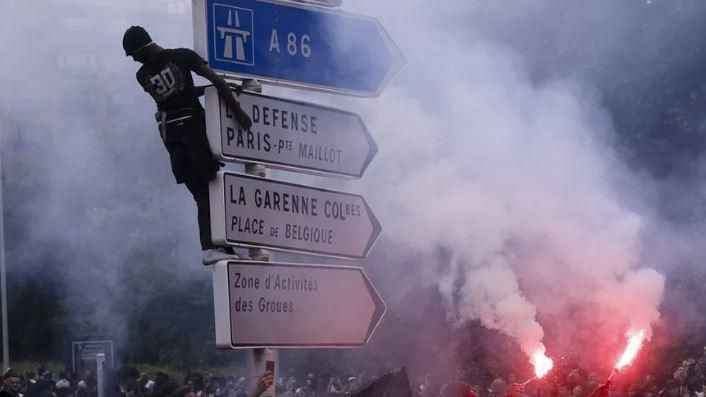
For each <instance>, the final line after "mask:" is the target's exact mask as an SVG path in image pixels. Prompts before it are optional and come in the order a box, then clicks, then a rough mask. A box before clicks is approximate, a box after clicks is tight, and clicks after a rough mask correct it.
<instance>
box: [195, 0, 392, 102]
mask: <svg viewBox="0 0 706 397" xmlns="http://www.w3.org/2000/svg"><path fill="white" fill-rule="evenodd" d="M193 10H194V38H195V40H194V42H195V47H196V51H197V52H199V53H200V54H201V55H202V56H204V57H205V58H206V59H207V60H208V63H209V65H210V66H211V68H213V69H214V70H216V71H218V72H220V73H224V74H227V75H231V76H235V77H238V78H253V79H258V80H262V81H265V82H270V83H275V84H282V85H288V86H295V87H303V88H310V89H316V90H323V91H331V92H336V93H343V94H350V95H357V96H377V95H379V94H380V92H381V91H382V89H383V88H384V86H385V84H386V83H387V81H388V80H389V79H390V78H391V77H392V76H393V75H394V74H395V73H396V72H397V71H398V70H399V68H400V67H401V65H402V61H403V59H402V56H401V54H400V51H399V49H398V48H397V47H396V46H395V44H394V43H393V42H392V40H391V39H390V38H389V36H388V35H387V32H385V30H384V28H383V27H382V25H380V23H379V22H378V21H377V20H375V19H373V18H369V17H364V16H360V15H353V14H348V13H343V12H340V11H335V10H331V9H325V8H322V7H311V6H309V7H307V6H302V5H297V4H294V3H286V2H277V1H265V0H194V8H193Z"/></svg>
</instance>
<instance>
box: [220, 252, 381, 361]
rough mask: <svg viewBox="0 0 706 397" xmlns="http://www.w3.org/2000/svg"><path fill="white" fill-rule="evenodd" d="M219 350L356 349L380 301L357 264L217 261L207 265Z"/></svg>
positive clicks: (377, 316) (375, 320)
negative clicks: (267, 348)
mask: <svg viewBox="0 0 706 397" xmlns="http://www.w3.org/2000/svg"><path fill="white" fill-rule="evenodd" d="M213 294H214V296H213V298H214V306H215V311H216V316H215V317H216V345H217V346H218V347H220V348H227V349H230V348H254V347H273V348H326V347H356V346H362V345H364V344H365V343H367V342H368V341H369V340H370V337H371V336H372V334H373V332H374V331H375V328H376V327H377V326H378V325H379V324H380V321H381V320H382V317H383V315H384V313H385V302H383V300H382V298H381V297H380V295H379V294H378V292H377V290H376V289H375V287H374V286H373V284H372V283H371V282H370V280H369V279H368V276H367V275H366V274H365V272H364V271H363V269H362V268H360V267H348V266H344V267H341V266H335V267H334V266H324V265H295V264H288V263H262V262H257V261H227V262H226V261H221V262H218V263H217V264H216V265H214V268H213Z"/></svg>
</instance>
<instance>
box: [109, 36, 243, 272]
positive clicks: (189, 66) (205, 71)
mask: <svg viewBox="0 0 706 397" xmlns="http://www.w3.org/2000/svg"><path fill="white" fill-rule="evenodd" d="M123 48H124V49H125V54H126V55H127V56H131V57H132V58H133V59H134V60H135V61H136V62H139V63H141V64H142V67H140V69H139V70H138V71H137V81H138V82H139V83H140V85H141V86H142V88H144V90H145V91H146V92H147V93H148V94H150V96H152V98H153V99H154V101H155V102H156V104H157V113H156V118H157V122H158V124H159V131H160V135H161V137H162V141H163V142H164V145H165V147H166V148H167V151H168V152H169V158H170V161H171V167H172V172H173V173H174V177H175V179H176V183H178V184H181V183H183V184H184V185H186V187H187V189H189V191H190V192H191V194H192V195H193V197H194V201H196V207H197V212H198V224H199V238H200V240H201V249H202V250H203V251H204V264H209V263H213V262H216V261H218V260H221V259H225V258H227V257H230V256H233V255H234V252H233V250H232V249H231V248H219V247H216V246H214V245H213V241H212V239H211V225H210V208H209V194H208V183H209V181H210V180H212V179H214V178H215V177H216V173H217V172H218V169H219V168H220V166H221V164H220V162H219V161H218V160H217V159H216V158H215V157H214V156H213V153H212V152H211V150H210V148H209V146H208V138H207V136H206V121H205V117H204V110H203V107H202V106H201V103H200V102H199V100H198V98H199V96H201V95H203V87H195V86H194V80H193V77H192V75H191V73H192V72H193V73H196V74H198V75H199V76H202V77H204V78H206V79H207V80H209V81H210V82H211V83H212V84H213V85H214V86H215V87H216V89H217V90H218V94H219V95H220V97H221V98H222V99H223V100H224V101H225V103H226V104H227V106H228V107H229V108H230V110H231V112H232V113H233V115H234V117H235V119H236V121H237V122H238V124H239V125H240V127H241V128H243V129H244V130H249V129H250V127H251V126H252V121H251V120H250V117H249V116H248V115H247V114H246V113H245V112H244V111H243V110H242V108H241V107H240V104H239V103H238V101H237V100H236V99H235V97H234V96H233V92H232V91H231V89H230V87H229V86H228V84H227V83H226V82H225V80H223V78H222V77H220V76H219V75H217V74H216V73H215V72H214V71H213V70H211V68H209V67H208V64H207V63H206V61H205V60H204V59H203V58H201V57H200V56H199V55H198V54H197V53H196V52H194V51H193V50H190V49H187V48H176V49H164V48H162V47H160V46H159V45H157V44H156V43H155V42H153V41H152V38H151V37H150V35H149V34H148V33H147V31H146V30H145V29H144V28H142V27H141V26H131V27H130V28H129V29H127V31H126V32H125V35H124V36H123ZM238 93H239V92H238Z"/></svg>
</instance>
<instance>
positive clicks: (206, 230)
mask: <svg viewBox="0 0 706 397" xmlns="http://www.w3.org/2000/svg"><path fill="white" fill-rule="evenodd" d="M188 114H189V113H187V115H188ZM178 116H180V117H176V119H175V121H174V122H169V119H168V118H167V117H166V116H165V117H164V118H163V119H162V120H161V121H162V122H161V123H160V134H161V135H162V140H163V141H164V145H165V147H166V148H167V151H168V152H169V159H170V161H171V166H172V172H173V173H174V178H175V180H176V182H177V183H183V184H184V185H186V188H187V189H189V192H191V195H192V196H193V197H194V201H195V202H196V211H197V219H198V223H199V240H200V241H201V249H204V250H206V249H210V248H215V246H214V245H213V241H212V240H211V210H210V202H209V197H208V196H209V195H208V183H209V181H211V180H212V179H214V178H215V177H216V173H217V172H218V169H219V168H220V165H219V163H218V161H217V160H216V159H215V158H214V157H213V154H212V153H211V150H210V148H209V147H208V138H207V137H206V121H205V119H204V116H203V112H200V111H194V112H193V113H191V117H183V113H182V114H179V115H178Z"/></svg>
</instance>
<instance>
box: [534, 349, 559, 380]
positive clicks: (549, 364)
mask: <svg viewBox="0 0 706 397" xmlns="http://www.w3.org/2000/svg"><path fill="white" fill-rule="evenodd" d="M544 351H545V350H544V347H543V346H542V347H541V348H538V349H537V350H535V351H534V353H532V357H531V358H530V362H531V363H532V365H534V376H535V377H536V378H537V379H541V378H543V377H544V375H546V374H547V373H549V371H551V370H552V368H554V361H552V359H551V358H549V357H547V356H546V355H545V354H544Z"/></svg>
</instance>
